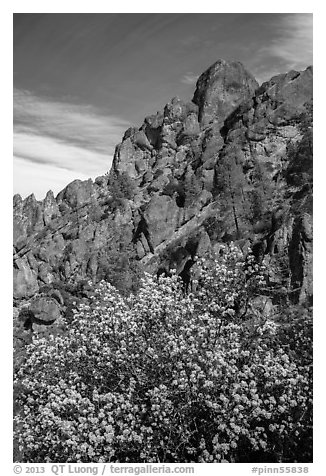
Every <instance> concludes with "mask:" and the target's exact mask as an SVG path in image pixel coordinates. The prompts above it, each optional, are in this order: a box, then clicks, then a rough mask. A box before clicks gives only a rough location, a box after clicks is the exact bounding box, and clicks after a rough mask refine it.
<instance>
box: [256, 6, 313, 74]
mask: <svg viewBox="0 0 326 476" xmlns="http://www.w3.org/2000/svg"><path fill="white" fill-rule="evenodd" d="M275 35H276V38H274V39H272V40H271V41H270V42H269V43H268V44H264V45H262V46H261V47H260V48H259V50H258V52H257V53H256V63H257V64H259V63H262V61H264V64H263V66H260V67H257V68H256V70H255V73H256V76H257V77H258V76H260V78H261V79H263V80H266V79H269V78H270V76H271V75H272V74H277V73H280V72H282V71H280V68H281V69H282V68H283V72H286V71H288V70H290V69H297V70H300V69H304V68H306V67H307V66H309V65H311V64H312V60H313V16H312V14H305V13H304V14H303V13H302V14H301V13H296V14H288V15H284V16H282V17H278V22H277V24H275ZM268 64H269V65H270V67H268V66H267V65H268ZM271 73H272V74H271Z"/></svg>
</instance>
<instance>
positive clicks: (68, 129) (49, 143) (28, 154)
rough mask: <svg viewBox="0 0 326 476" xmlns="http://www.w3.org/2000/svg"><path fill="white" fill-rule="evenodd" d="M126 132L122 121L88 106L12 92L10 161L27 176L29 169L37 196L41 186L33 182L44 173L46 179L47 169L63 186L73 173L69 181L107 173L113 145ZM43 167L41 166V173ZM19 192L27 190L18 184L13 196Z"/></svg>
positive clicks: (49, 179) (30, 179)
mask: <svg viewBox="0 0 326 476" xmlns="http://www.w3.org/2000/svg"><path fill="white" fill-rule="evenodd" d="M127 127H128V123H127V122H126V121H123V120H121V119H120V118H118V117H115V116H107V115H103V114H101V113H100V112H99V111H98V110H97V109H95V108H94V107H91V106H88V105H76V104H70V103H67V102H59V101H53V100H50V99H47V98H40V97H38V96H36V95H34V94H31V93H30V92H28V91H22V90H17V89H16V90H15V91H14V160H15V161H17V160H18V159H19V164H20V168H21V167H22V161H23V162H24V169H25V173H26V170H27V169H28V170H29V172H28V173H27V175H28V176H29V187H30V192H32V191H33V192H35V193H36V195H37V194H38V195H39V193H38V188H39V186H40V184H39V181H38V178H37V177H39V176H40V175H42V174H43V175H42V176H43V178H44V179H45V180H46V177H47V176H48V171H49V167H50V166H51V167H52V172H54V171H53V169H54V168H55V169H56V172H54V175H56V174H57V175H58V176H60V174H61V175H64V176H65V177H66V179H65V180H64V181H63V182H64V183H68V181H69V180H70V179H71V176H72V174H74V177H73V178H81V176H82V177H95V176H96V175H100V174H101V173H104V172H105V171H107V170H108V169H109V168H110V166H111V161H112V156H113V153H114V148H115V145H116V144H117V143H118V142H120V140H121V135H122V133H123V131H124V130H125V129H126V128H127ZM41 167H45V169H46V171H45V170H44V171H43V172H44V173H43V172H42V171H40V168H41ZM16 170H17V167H16ZM68 171H69V172H68ZM18 175H19V176H21V174H18ZM33 176H35V180H33ZM50 177H51V176H48V183H49V188H51V181H52V177H51V178H50ZM68 177H69V178H68ZM22 179H23V177H22ZM42 186H43V184H42ZM33 187H34V188H33ZM20 188H24V189H26V183H24V185H22V183H21V181H20V179H16V184H15V191H17V192H19V191H20ZM43 188H44V186H43ZM43 188H42V189H43Z"/></svg>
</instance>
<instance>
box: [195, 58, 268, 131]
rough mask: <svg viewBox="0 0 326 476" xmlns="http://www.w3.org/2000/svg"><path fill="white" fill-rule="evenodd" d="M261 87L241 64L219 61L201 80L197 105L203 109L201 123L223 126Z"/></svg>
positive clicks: (196, 98)
mask: <svg viewBox="0 0 326 476" xmlns="http://www.w3.org/2000/svg"><path fill="white" fill-rule="evenodd" d="M258 86H259V85H258V83H257V81H256V80H255V78H254V77H253V76H252V75H251V74H250V73H248V72H247V71H246V70H245V68H244V67H243V65H242V64H241V63H239V62H231V63H228V62H226V61H224V60H219V61H217V62H216V63H214V64H213V65H212V66H211V67H210V68H208V70H207V71H205V72H204V73H203V74H202V75H201V76H200V77H199V79H198V81H197V85H196V91H195V94H194V98H193V102H194V103H195V104H197V105H198V107H199V115H198V117H199V121H200V123H201V124H202V125H204V126H205V125H207V124H208V123H210V122H214V121H216V120H218V121H220V122H221V123H223V121H224V120H225V119H226V118H227V117H228V116H229V115H230V114H231V112H233V111H234V110H235V109H236V108H237V107H238V106H239V104H241V103H242V102H243V101H245V100H246V99H250V98H251V97H253V95H254V93H255V90H256V89H257V88H258Z"/></svg>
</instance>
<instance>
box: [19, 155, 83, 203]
mask: <svg viewBox="0 0 326 476" xmlns="http://www.w3.org/2000/svg"><path fill="white" fill-rule="evenodd" d="M13 173H14V193H19V194H20V195H21V196H22V197H27V196H28V195H30V194H31V193H34V195H35V197H36V199H37V200H43V198H44V197H45V195H46V193H47V192H48V191H49V190H52V191H53V193H54V194H55V195H56V194H58V193H59V192H60V191H61V190H62V189H63V188H64V187H65V186H66V185H67V184H68V183H70V182H72V181H73V180H75V179H80V180H87V179H88V178H89V175H88V174H84V173H82V172H80V171H79V172H76V171H71V170H67V169H63V168H60V167H58V166H56V165H52V164H44V163H42V164H34V163H32V162H29V161H28V160H25V159H22V158H20V157H15V156H14V166H13ZM31 184H32V186H31Z"/></svg>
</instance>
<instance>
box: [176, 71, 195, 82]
mask: <svg viewBox="0 0 326 476" xmlns="http://www.w3.org/2000/svg"><path fill="white" fill-rule="evenodd" d="M197 79H198V74H194V73H192V72H191V71H190V72H188V73H186V74H184V75H183V76H182V78H181V80H180V81H181V82H182V83H184V84H196V82H197Z"/></svg>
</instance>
